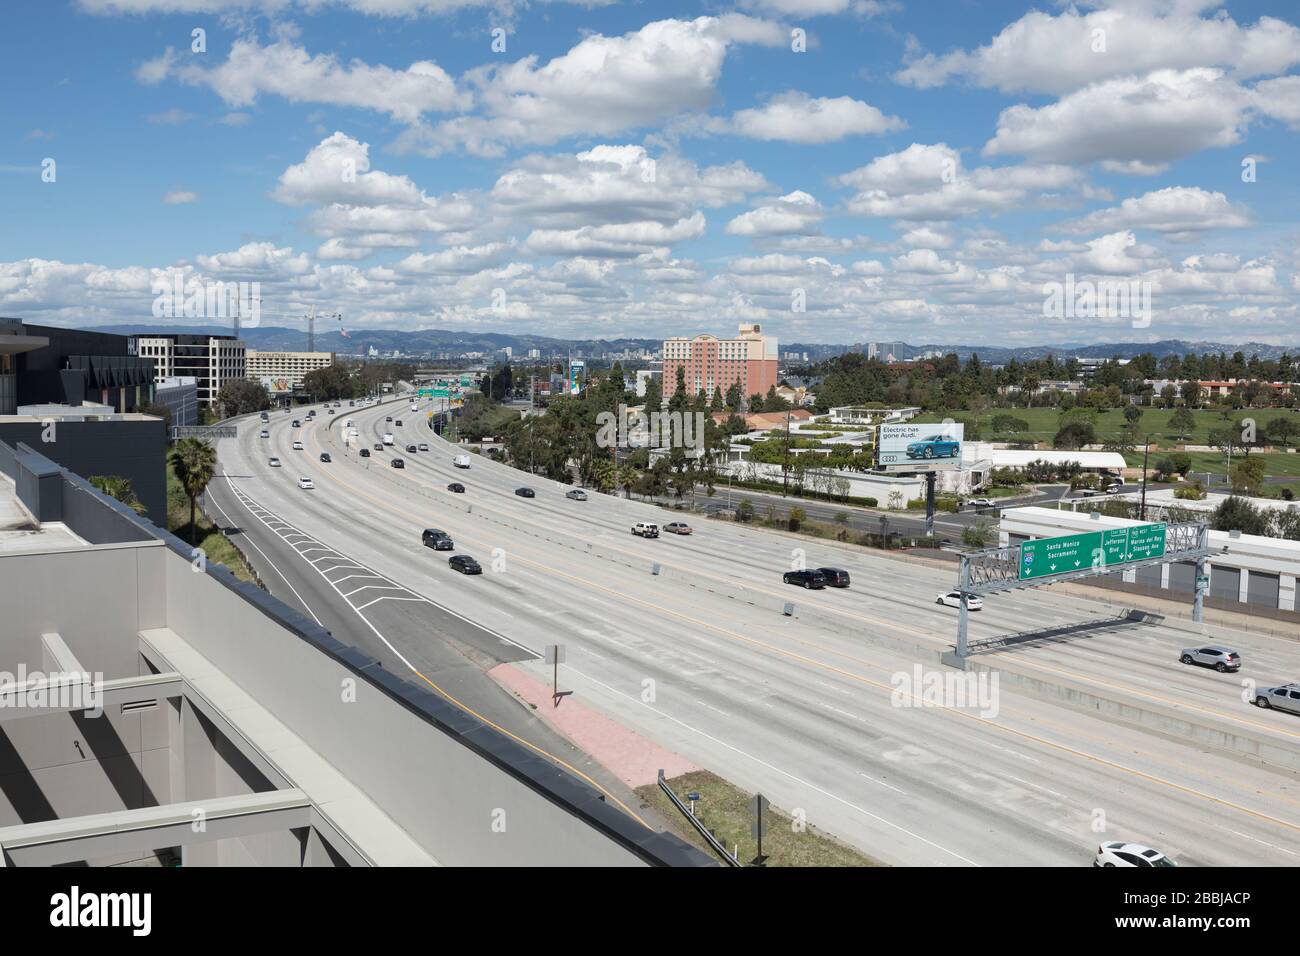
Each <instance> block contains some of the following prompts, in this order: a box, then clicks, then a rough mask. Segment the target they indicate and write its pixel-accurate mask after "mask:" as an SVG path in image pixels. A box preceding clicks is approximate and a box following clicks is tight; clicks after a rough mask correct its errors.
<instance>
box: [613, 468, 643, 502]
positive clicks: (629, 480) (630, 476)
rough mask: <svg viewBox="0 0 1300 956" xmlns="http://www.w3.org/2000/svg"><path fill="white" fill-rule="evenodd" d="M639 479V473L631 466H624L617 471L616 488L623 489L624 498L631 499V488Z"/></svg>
mask: <svg viewBox="0 0 1300 956" xmlns="http://www.w3.org/2000/svg"><path fill="white" fill-rule="evenodd" d="M639 477H640V473H639V472H638V471H637V470H636V469H635V468H633V467H632V466H631V465H626V464H625V465H623V467H621V468H620V469H619V470H618V486H619V487H620V488H622V489H623V497H624V498H631V497H632V486H633V485H635V484H636V480H637V478H639Z"/></svg>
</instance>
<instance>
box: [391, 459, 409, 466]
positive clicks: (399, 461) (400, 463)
mask: <svg viewBox="0 0 1300 956" xmlns="http://www.w3.org/2000/svg"><path fill="white" fill-rule="evenodd" d="M389 464H390V465H392V466H393V467H394V468H405V467H406V462H404V461H402V459H400V458H394V459H393V460H392V461H391V462H389Z"/></svg>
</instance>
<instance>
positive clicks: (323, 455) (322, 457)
mask: <svg viewBox="0 0 1300 956" xmlns="http://www.w3.org/2000/svg"><path fill="white" fill-rule="evenodd" d="M320 460H321V461H323V462H325V463H326V464H329V463H330V462H331V461H333V460H334V459H332V458H331V457H330V453H329V452H327V451H323V452H321V453H320Z"/></svg>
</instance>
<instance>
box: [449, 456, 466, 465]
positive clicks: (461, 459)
mask: <svg viewBox="0 0 1300 956" xmlns="http://www.w3.org/2000/svg"><path fill="white" fill-rule="evenodd" d="M451 463H452V464H453V465H455V466H456V467H457V468H468V467H469V455H457V456H456V457H455V458H453V459H452V460H451Z"/></svg>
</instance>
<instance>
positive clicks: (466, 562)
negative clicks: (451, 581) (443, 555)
mask: <svg viewBox="0 0 1300 956" xmlns="http://www.w3.org/2000/svg"><path fill="white" fill-rule="evenodd" d="M447 567H449V568H451V569H452V570H453V571H459V572H460V573H461V574H482V573H483V566H482V565H480V564H479V563H478V562H477V561H475V560H474V559H473V558H471V557H470V556H469V555H468V554H456V555H452V556H451V557H450V558H448V559H447Z"/></svg>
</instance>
